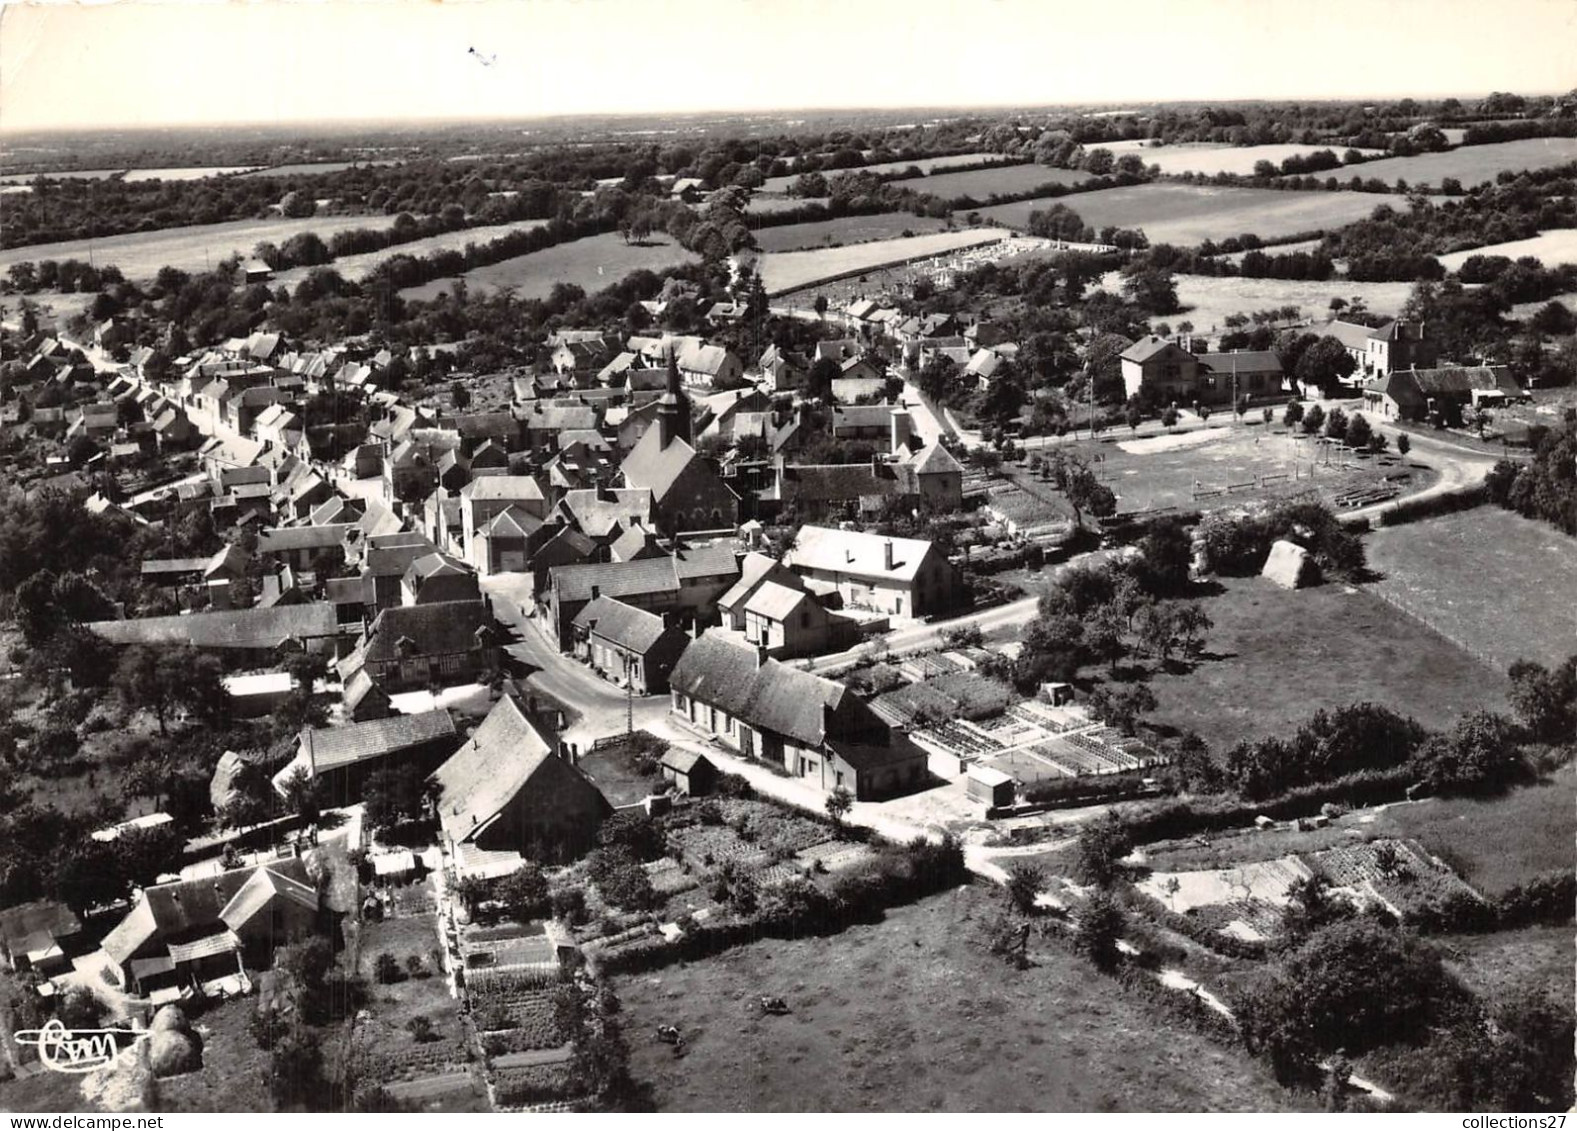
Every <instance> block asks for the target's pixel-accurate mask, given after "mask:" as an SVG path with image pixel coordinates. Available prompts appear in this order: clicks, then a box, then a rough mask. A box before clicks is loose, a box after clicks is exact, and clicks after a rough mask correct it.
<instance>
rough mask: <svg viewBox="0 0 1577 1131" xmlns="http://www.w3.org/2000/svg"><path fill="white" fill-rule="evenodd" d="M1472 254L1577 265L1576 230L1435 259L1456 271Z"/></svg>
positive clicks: (1542, 235)
mask: <svg viewBox="0 0 1577 1131" xmlns="http://www.w3.org/2000/svg"><path fill="white" fill-rule="evenodd" d="M1574 160H1577V158H1574ZM1475 255H1504V256H1505V257H1506V258H1508V259H1520V258H1521V257H1522V256H1524V255H1531V256H1533V257H1534V258H1535V259H1537V260H1539V261H1540V262H1541V263H1543V264H1544V266H1546V267H1554V266H1556V265H1557V264H1560V263H1577V230H1574V229H1572V228H1557V229H1555V230H1554V231H1551V232H1540V233H1539V234H1538V235H1536V236H1534V237H1532V238H1531V239H1525V240H1512V241H1511V242H1510V243H1495V244H1489V245H1488V246H1486V247H1475V248H1473V249H1472V250H1471V251H1453V252H1452V253H1451V254H1450V255H1437V256H1435V258H1436V259H1438V260H1440V265H1441V266H1442V267H1444V268H1445V269H1446V270H1447V271H1456V270H1459V269H1460V268H1461V266H1462V264H1464V263H1465V262H1467V261H1468V259H1470V258H1471V257H1472V256H1475ZM1536 305H1537V306H1542V305H1544V304H1543V303H1538V304H1536Z"/></svg>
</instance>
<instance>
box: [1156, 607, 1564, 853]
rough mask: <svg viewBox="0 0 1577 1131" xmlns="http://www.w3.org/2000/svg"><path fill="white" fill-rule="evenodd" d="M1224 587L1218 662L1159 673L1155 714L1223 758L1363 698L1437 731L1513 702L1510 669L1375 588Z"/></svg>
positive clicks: (1215, 640)
mask: <svg viewBox="0 0 1577 1131" xmlns="http://www.w3.org/2000/svg"><path fill="white" fill-rule="evenodd" d="M1221 585H1222V592H1221V593H1220V595H1219V596H1215V597H1211V598H1207V599H1206V600H1205V601H1204V602H1203V605H1204V609H1205V612H1206V613H1208V614H1209V615H1210V618H1211V620H1212V621H1214V622H1215V626H1214V627H1213V628H1212V629H1211V630H1210V631H1209V632H1208V633H1207V634H1206V636H1205V649H1206V654H1207V656H1208V657H1209V658H1207V659H1205V660H1204V661H1203V662H1201V663H1200V664H1199V665H1198V666H1197V667H1196V668H1195V669H1194V670H1193V671H1191V672H1188V673H1186V674H1178V675H1173V674H1168V673H1160V674H1157V675H1155V676H1154V677H1153V678H1152V679H1151V680H1150V689H1151V690H1152V691H1154V692H1155V697H1156V699H1157V701H1158V706H1157V708H1156V710H1155V711H1154V712H1153V714H1152V719H1153V721H1154V722H1156V723H1158V724H1160V725H1163V726H1170V727H1173V728H1176V729H1177V730H1179V731H1182V730H1193V731H1197V732H1198V733H1199V734H1200V735H1201V736H1203V737H1204V739H1205V741H1206V742H1208V743H1209V744H1210V747H1211V749H1212V750H1214V751H1215V752H1216V753H1217V755H1218V756H1219V755H1223V754H1225V752H1226V751H1227V750H1228V749H1229V748H1230V747H1231V746H1232V745H1233V744H1234V743H1236V742H1238V741H1240V740H1243V739H1256V738H1264V737H1267V736H1270V735H1277V736H1286V735H1287V734H1290V733H1291V732H1292V731H1293V730H1295V729H1296V728H1297V727H1298V726H1299V725H1300V724H1302V723H1304V722H1306V721H1308V718H1309V716H1310V715H1312V714H1313V713H1314V712H1315V711H1316V710H1317V709H1319V708H1321V707H1326V708H1330V707H1340V706H1345V705H1346V704H1349V703H1353V702H1357V701H1361V700H1368V701H1370V702H1373V703H1378V704H1380V705H1381V706H1384V707H1389V708H1391V709H1392V710H1395V711H1399V712H1401V713H1403V714H1409V715H1412V716H1413V717H1415V718H1416V719H1418V721H1419V722H1420V723H1422V724H1424V725H1425V726H1428V727H1437V728H1438V727H1446V726H1449V725H1450V724H1452V723H1453V722H1455V721H1456V719H1458V718H1459V717H1461V716H1462V715H1464V714H1466V713H1468V712H1469V711H1472V710H1475V709H1477V708H1479V707H1485V708H1488V709H1491V710H1504V709H1505V695H1506V681H1505V678H1504V677H1503V676H1502V675H1501V673H1500V672H1498V671H1496V670H1495V669H1493V668H1490V667H1487V666H1486V665H1484V664H1482V663H1480V662H1479V661H1477V660H1475V659H1474V658H1473V657H1472V656H1469V655H1468V654H1467V653H1466V652H1463V651H1462V650H1461V649H1460V648H1457V647H1456V646H1455V645H1453V644H1452V643H1451V642H1450V641H1449V640H1447V639H1445V638H1444V637H1443V636H1440V635H1439V634H1438V633H1436V632H1434V631H1432V630H1431V629H1429V628H1428V627H1427V626H1425V625H1423V624H1422V623H1420V622H1419V621H1417V620H1414V619H1413V618H1412V617H1410V616H1408V615H1407V614H1406V613H1403V612H1401V611H1400V610H1398V609H1396V608H1394V607H1392V606H1391V605H1388V604H1387V603H1386V602H1384V601H1382V600H1381V599H1380V598H1379V597H1376V596H1374V595H1373V594H1371V593H1368V592H1365V591H1363V590H1359V589H1353V588H1351V587H1349V586H1345V585H1341V584H1339V583H1327V584H1325V585H1321V586H1317V587H1315V588H1312V589H1302V590H1296V591H1293V590H1287V589H1282V588H1280V587H1279V586H1277V585H1276V584H1275V583H1274V582H1271V581H1267V580H1265V579H1264V578H1259V577H1244V578H1234V577H1229V578H1224V579H1222V581H1221ZM1410 835H1411V834H1410ZM1566 851H1567V852H1568V853H1569V851H1570V845H1569V844H1568V845H1567V846H1566Z"/></svg>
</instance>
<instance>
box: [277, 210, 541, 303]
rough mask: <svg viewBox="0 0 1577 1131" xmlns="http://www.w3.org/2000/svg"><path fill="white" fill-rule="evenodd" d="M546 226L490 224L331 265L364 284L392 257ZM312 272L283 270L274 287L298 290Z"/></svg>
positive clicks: (348, 257) (451, 247) (453, 247)
mask: <svg viewBox="0 0 1577 1131" xmlns="http://www.w3.org/2000/svg"><path fill="white" fill-rule="evenodd" d="M545 223H547V221H546V220H521V221H518V222H517V223H514V224H489V225H486V226H484V227H480V228H463V229H461V230H460V231H458V232H444V233H443V234H441V235H436V236H428V237H427V238H426V239H420V240H412V241H411V242H410V243H402V244H395V245H394V246H393V247H386V248H384V249H383V250H382V251H367V252H362V253H360V254H358V255H342V256H340V257H339V258H338V259H336V260H335V261H334V262H333V263H330V264H329V266H330V267H332V268H333V269H334V270H336V271H338V272H339V273H340V274H341V275H343V276H344V277H345V278H347V279H349V280H351V281H352V282H360V281H361V280H362V279H364V278H366V277H367V276H368V275H370V274H372V271H373V268H375V267H377V266H378V264H380V263H382V262H383V261H384V260H385V259H388V258H389V257H390V256H394V255H410V256H415V257H417V258H420V257H422V256H424V255H431V254H432V253H433V252H435V251H463V250H464V249H465V245H466V244H477V245H481V244H485V243H487V242H488V241H490V240H496V239H498V238H499V237H500V236H505V235H508V234H509V233H510V232H525V231H530V230H531V229H532V228H540V227H541V226H542V225H543V224H545ZM311 270H312V268H310V267H293V268H291V269H290V270H289V271H281V272H279V273H278V274H277V275H275V276H274V280H273V285H274V286H276V287H294V286H295V285H296V284H297V283H299V282H300V281H301V280H302V279H305V278H306V277H307V275H308V273H309V272H311Z"/></svg>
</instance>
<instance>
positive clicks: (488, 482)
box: [460, 475, 542, 502]
mask: <svg viewBox="0 0 1577 1131" xmlns="http://www.w3.org/2000/svg"><path fill="white" fill-rule="evenodd" d="M460 497H461V498H464V499H471V500H472V501H474V502H484V501H487V502H501V501H507V502H535V501H537V500H540V499H541V498H542V485H541V484H539V483H538V482H537V481H536V480H535V479H533V478H531V476H529V475H484V476H483V477H482V478H480V479H473V480H471V482H469V483H467V484H466V485H465V486H464V487H462V488H460Z"/></svg>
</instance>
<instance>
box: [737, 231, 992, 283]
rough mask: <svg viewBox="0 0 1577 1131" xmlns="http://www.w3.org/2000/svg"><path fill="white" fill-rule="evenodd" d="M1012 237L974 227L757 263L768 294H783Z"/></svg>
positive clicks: (781, 256) (785, 255)
mask: <svg viewBox="0 0 1577 1131" xmlns="http://www.w3.org/2000/svg"><path fill="white" fill-rule="evenodd" d="M799 226H800V225H795V227H799ZM1009 235H1011V233H1010V232H1007V231H1004V230H1003V229H1001V228H970V229H968V230H967V231H960V232H934V233H932V234H931V235H927V236H913V237H910V238H907V239H895V240H879V241H877V242H874V243H863V244H854V245H852V246H849V247H823V248H815V249H812V250H809V251H780V252H772V253H768V254H765V255H762V256H761V258H760V259H759V260H757V269H758V270H759V271H760V273H761V281H762V283H763V284H765V286H766V289H767V293H768V294H781V293H783V292H784V291H793V290H798V289H799V288H801V287H808V286H810V285H811V284H812V283H815V282H819V281H820V280H823V279H835V278H837V277H839V276H840V275H847V274H851V273H854V272H860V271H874V270H876V269H877V268H880V267H883V266H885V265H887V264H894V263H903V262H905V261H907V260H910V259H917V258H920V257H923V256H928V255H943V254H946V253H947V252H950V251H958V250H959V249H960V248H965V247H974V246H975V245H977V244H983V243H993V242H995V241H997V240H1000V239H1004V238H1006V237H1007V236H1009Z"/></svg>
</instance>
